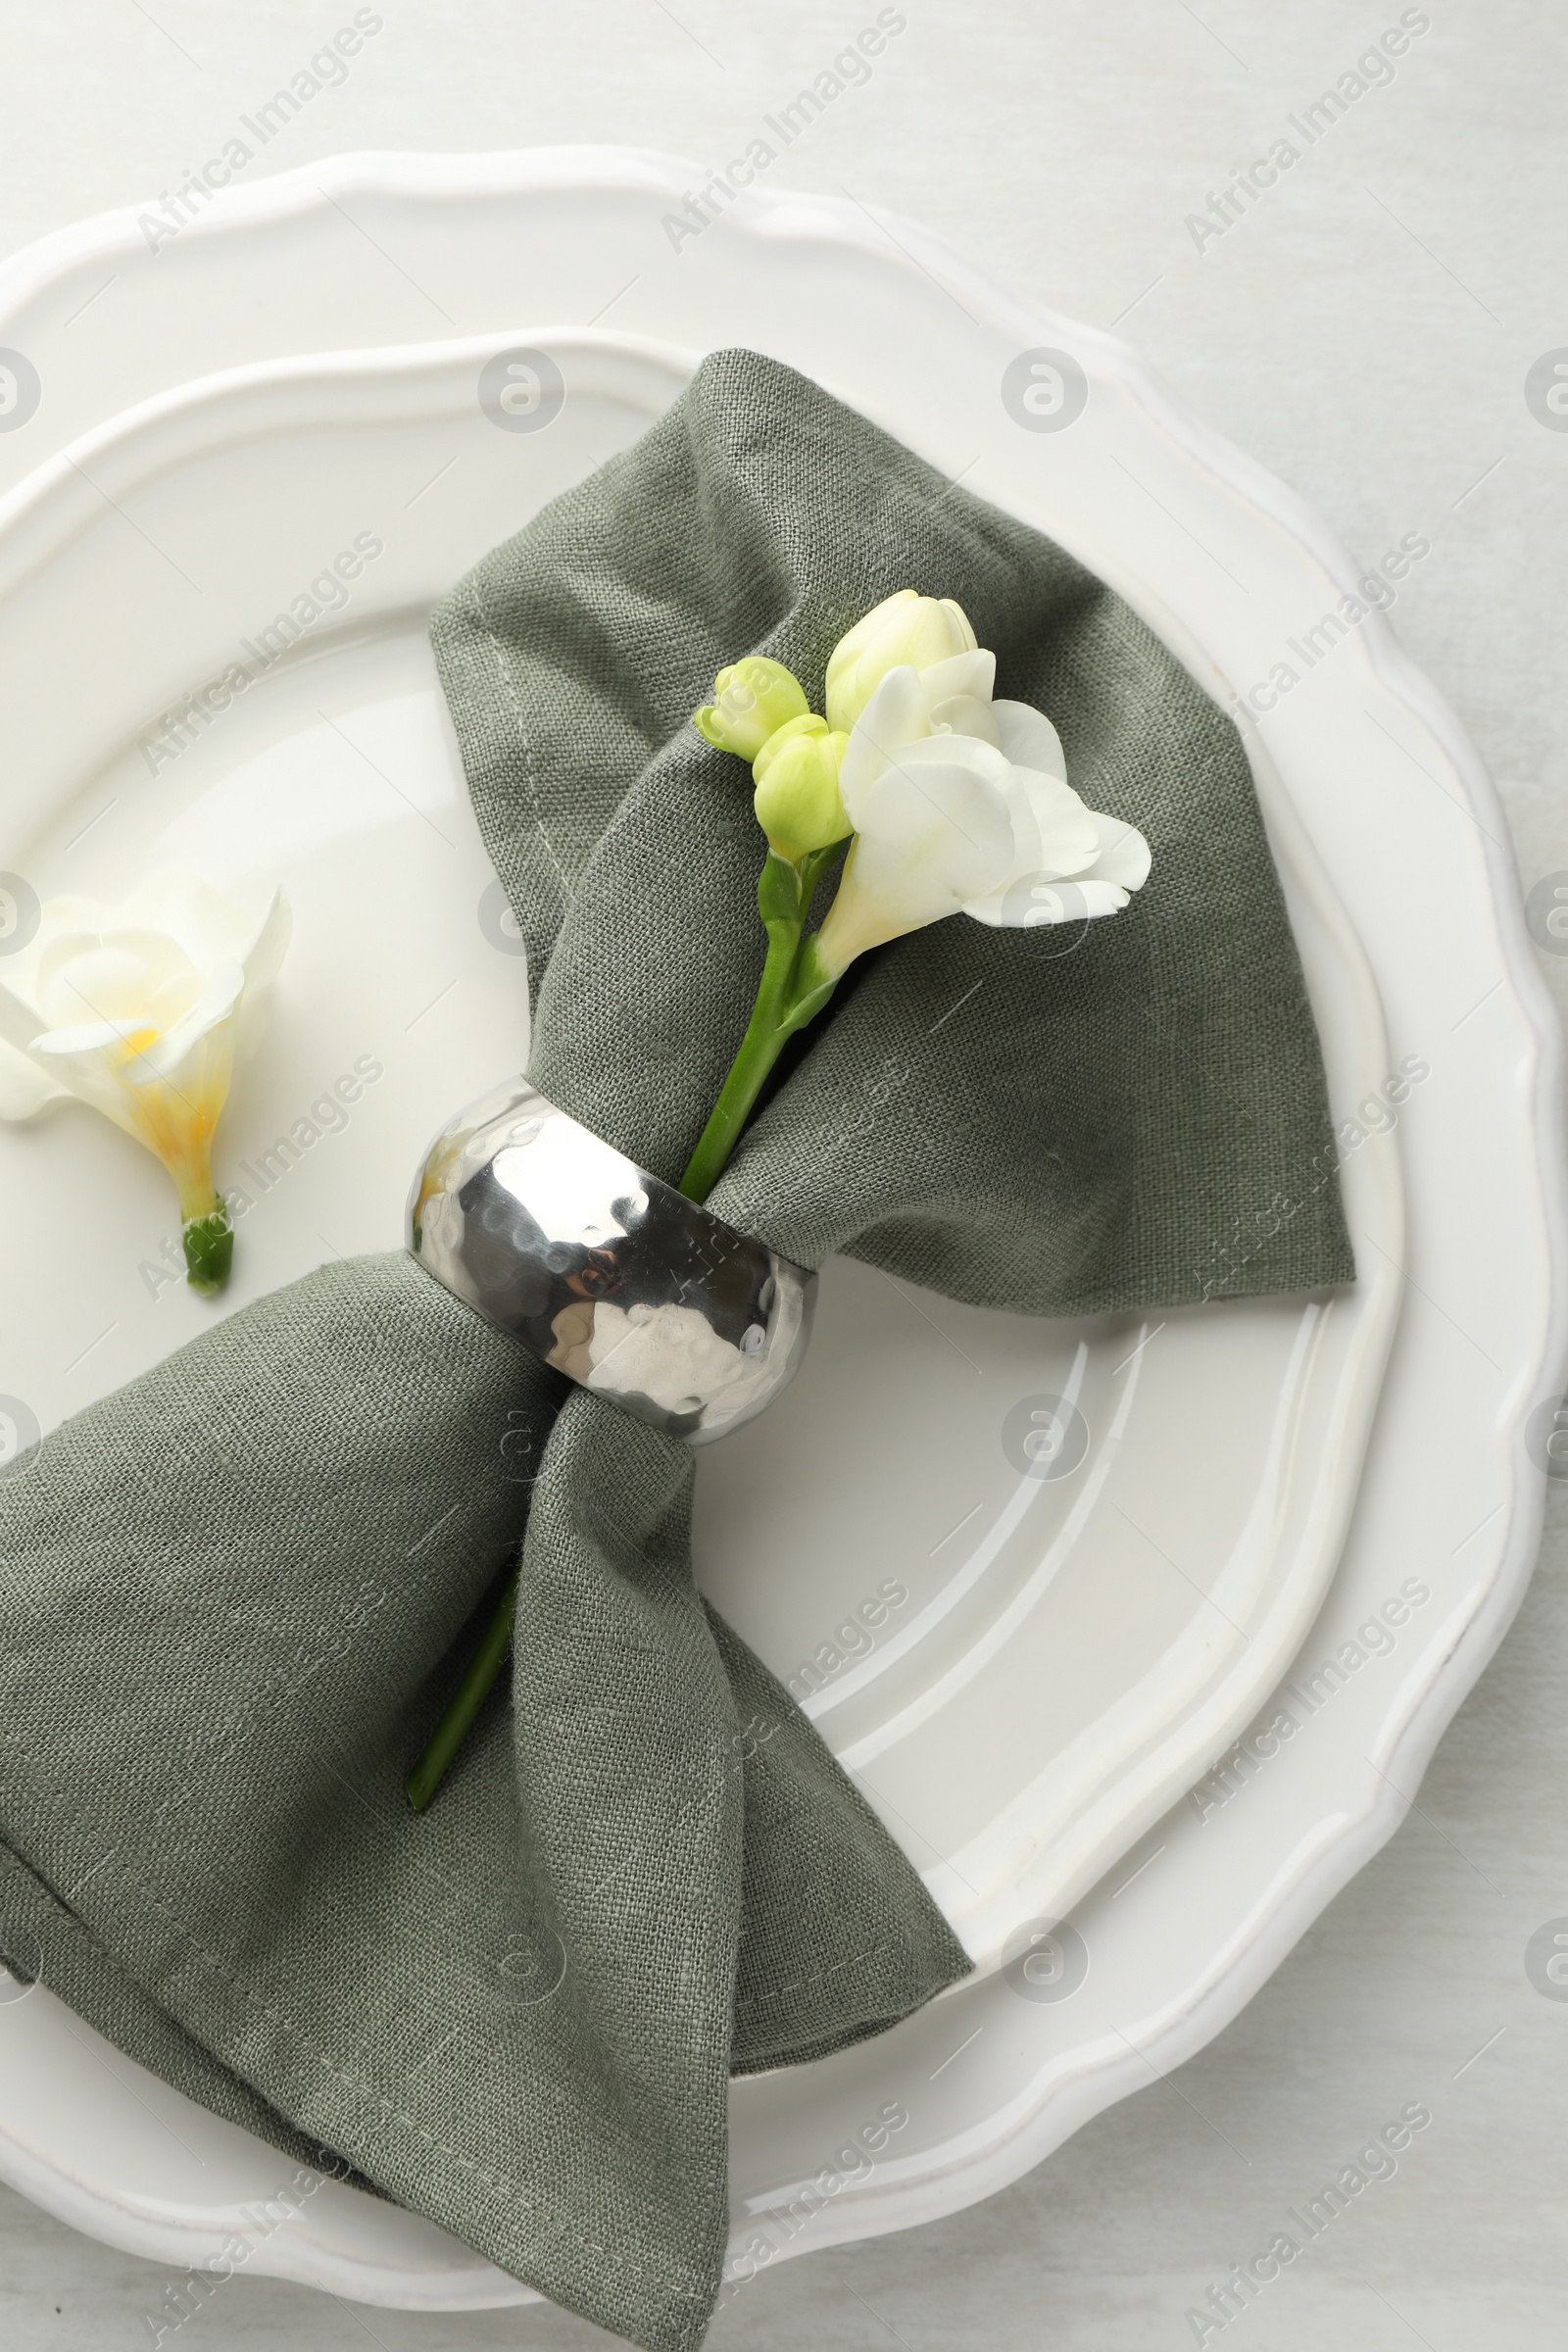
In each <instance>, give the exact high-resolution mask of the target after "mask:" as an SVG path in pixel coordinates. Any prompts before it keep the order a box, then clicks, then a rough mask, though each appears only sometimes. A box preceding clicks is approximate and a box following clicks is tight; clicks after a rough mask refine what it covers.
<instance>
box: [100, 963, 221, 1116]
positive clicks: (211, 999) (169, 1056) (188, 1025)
mask: <svg viewBox="0 0 1568 2352" xmlns="http://www.w3.org/2000/svg"><path fill="white" fill-rule="evenodd" d="M244 986H245V973H244V971H243V969H242V968H241V966H240V965H239V964H237V963H230V964H227V965H225V966H223V968H222V969H221V970H220V971H216V972H215V973H214V974H213V976H212V978H211V980H209V982H208V983H207V986H206V987H205V989H203V991H202V993H201V995H200V997H198V999H197V1000H196V1003H195V1004H194V1005H191V1006H190V1008H189V1010H188V1011H186V1012H183V1013H182V1014H181V1015H180V1017H179V1019H178V1020H177V1021H176V1022H175V1023H174V1025H173V1027H172V1028H171V1029H169V1030H168V1031H166V1033H165V1034H164V1035H163V1036H162V1037H161V1038H159V1040H158V1042H157V1043H156V1045H151V1046H149V1047H148V1048H147V1049H146V1051H145V1053H142V1054H138V1055H137V1056H136V1059H135V1062H134V1063H133V1064H132V1065H131V1066H130V1068H129V1069H128V1070H127V1073H126V1074H127V1076H128V1077H129V1078H130V1081H131V1083H132V1084H133V1085H137V1086H140V1085H143V1084H145V1083H146V1082H147V1080H148V1079H151V1078H165V1077H170V1076H172V1074H173V1073H174V1072H175V1071H177V1070H178V1068H179V1065H180V1063H181V1062H182V1061H183V1060H184V1059H185V1057H186V1055H187V1054H189V1053H190V1052H191V1050H192V1048H193V1047H194V1046H195V1045H196V1043H197V1041H198V1040H199V1039H200V1038H202V1037H205V1035H206V1034H207V1032H208V1030H210V1029H214V1028H216V1027H217V1025H218V1023H219V1022H220V1021H221V1020H225V1019H226V1018H227V1016H228V1015H229V1014H230V1013H231V1012H232V1011H233V1009H234V1006H235V1005H237V1004H238V1002H239V998H240V993H241V991H242V990H243V988H244Z"/></svg>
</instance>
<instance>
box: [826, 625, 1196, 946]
mask: <svg viewBox="0 0 1568 2352" xmlns="http://www.w3.org/2000/svg"><path fill="white" fill-rule="evenodd" d="M926 601H929V600H926ZM852 634H853V632H852ZM996 667H997V662H996V656H995V655H994V654H992V653H987V652H985V651H983V650H980V649H978V648H976V649H972V650H967V651H965V652H962V653H958V654H953V655H949V656H948V657H947V658H945V659H944V660H942V661H940V662H930V663H927V664H925V665H924V666H923V667H920V668H916V667H914V666H913V665H912V664H910V663H901V664H899V665H898V666H896V667H894V668H892V669H890V670H888V671H887V673H886V674H885V676H884V677H883V678H882V679H881V681H880V683H879V684H878V686H877V688H876V690H875V692H874V693H873V694H872V696H871V698H870V700H869V702H868V703H867V704H866V706H865V708H864V710H863V711H861V713H860V715H859V717H858V719H857V721H856V723H855V725H854V727H853V728H852V729H851V732H850V740H849V745H848V748H847V749H846V751H845V754H844V759H843V762H842V764H841V767H840V770H839V790H840V793H841V795H842V797H843V801H844V807H845V810H846V813H847V814H848V816H849V819H850V822H851V824H852V825H853V826H854V827H855V840H854V841H853V843H852V844H851V847H850V854H849V857H848V858H847V859H846V861H845V867H844V874H843V879H842V880H841V882H840V884H839V892H838V897H837V899H836V900H835V901H834V904H833V907H832V908H831V910H830V912H829V914H828V917H827V920H826V921H825V922H824V924H823V926H822V929H821V933H820V935H819V938H818V941H817V949H818V954H819V956H820V959H821V963H822V967H823V969H824V970H825V971H826V972H828V973H831V974H834V975H836V974H838V973H840V972H842V971H843V970H844V969H845V968H846V966H847V965H848V964H849V963H850V962H851V961H853V959H854V958H855V957H856V956H860V955H863V954H864V953H865V951H866V950H867V949H868V948H873V947H876V946H877V945H879V944H880V942H882V941H883V940H888V939H897V938H899V937H900V936H901V935H902V934H903V933H905V932H907V931H915V930H919V929H920V928H921V927H922V926H923V925H924V924H926V923H934V922H938V921H940V920H941V919H942V917H943V916H945V915H949V914H956V913H963V914H968V915H972V916H973V917H974V919H975V920H976V921H977V922H982V923H990V924H992V925H994V926H997V927H1003V928H1015V927H1017V928H1021V927H1026V926H1033V925H1035V924H1038V923H1041V922H1051V921H1060V920H1063V919H1066V918H1067V917H1069V916H1072V917H1082V916H1097V915H1105V914H1113V913H1115V912H1116V911H1117V909H1118V908H1120V907H1125V906H1126V904H1127V897H1128V893H1129V892H1130V891H1134V890H1137V889H1138V888H1139V887H1140V886H1141V884H1142V883H1143V882H1144V881H1145V880H1146V878H1147V876H1148V873H1149V865H1150V857H1149V845H1148V843H1147V842H1146V841H1145V839H1144V837H1143V835H1142V834H1141V833H1139V832H1138V831H1137V830H1136V829H1135V828H1134V827H1133V826H1132V825H1128V824H1124V823H1123V822H1122V821H1121V820H1120V819H1119V818H1117V817H1112V816H1103V815H1101V814H1099V813H1098V812H1097V811H1096V810H1094V809H1087V808H1086V807H1085V806H1084V804H1083V802H1082V801H1081V800H1080V799H1079V797H1078V795H1077V793H1075V792H1074V791H1073V789H1072V787H1071V785H1070V784H1069V783H1068V782H1067V764H1066V760H1065V759H1064V757H1063V755H1062V749H1061V740H1060V738H1059V736H1058V735H1057V733H1056V730H1055V728H1054V726H1053V725H1052V723H1051V721H1050V720H1049V719H1048V718H1047V717H1046V716H1045V714H1044V713H1043V712H1042V711H1036V710H1034V709H1032V708H1031V706H1030V705H1029V704H1027V703H1015V702H1008V701H1003V702H997V701H995V700H994V699H993V692H992V689H993V687H994V685H995V682H996ZM1057 884H1062V885H1066V884H1070V886H1071V887H1070V888H1060V889H1057V888H1054V887H1053V886H1054V885H1057Z"/></svg>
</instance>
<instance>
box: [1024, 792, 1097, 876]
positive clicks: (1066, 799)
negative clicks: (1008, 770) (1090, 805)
mask: <svg viewBox="0 0 1568 2352" xmlns="http://www.w3.org/2000/svg"><path fill="white" fill-rule="evenodd" d="M1012 773H1013V777H1014V779H1015V781H1016V783H1017V787H1018V790H1019V792H1020V793H1021V795H1022V796H1023V798H1024V800H1025V801H1026V802H1027V804H1028V808H1029V814H1030V818H1031V820H1032V827H1033V834H1032V840H1031V841H1030V843H1029V845H1028V847H1027V850H1026V848H1025V844H1024V841H1023V835H1024V832H1025V827H1024V826H1023V825H1022V824H1020V825H1019V826H1018V828H1017V830H1018V834H1019V855H1020V860H1021V861H1020V863H1019V864H1018V866H1017V869H1016V870H1017V873H1018V874H1026V873H1042V874H1076V873H1081V872H1083V871H1084V870H1085V869H1086V868H1087V867H1089V866H1091V865H1093V864H1094V862H1095V859H1096V858H1097V857H1098V856H1099V854H1100V828H1099V826H1098V825H1097V824H1096V822H1095V818H1094V814H1093V811H1092V810H1090V809H1086V808H1085V807H1084V805H1083V803H1082V801H1081V800H1080V799H1079V798H1078V795H1077V794H1076V793H1075V792H1074V790H1073V788H1072V786H1071V785H1070V784H1066V783H1063V782H1062V780H1061V779H1060V777H1058V776H1051V775H1043V774H1042V773H1041V771H1040V770H1039V768H1035V767H1015V768H1014V769H1013V771H1012Z"/></svg>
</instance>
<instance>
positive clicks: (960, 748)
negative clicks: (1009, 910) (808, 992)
mask: <svg viewBox="0 0 1568 2352" xmlns="http://www.w3.org/2000/svg"><path fill="white" fill-rule="evenodd" d="M1007 774H1008V770H1007V764H1006V761H1005V760H1004V759H1003V757H1002V755H1001V753H1000V752H997V751H995V750H993V748H992V747H991V745H990V744H986V743H980V742H977V741H975V740H974V739H973V738H972V737H967V736H956V735H944V736H936V737H928V738H927V739H926V740H925V741H924V742H921V743H915V744H910V745H909V747H908V748H907V751H905V752H903V753H901V754H900V756H899V759H898V760H897V761H896V762H895V763H893V764H891V765H889V766H888V767H886V768H884V769H883V771H882V773H881V774H880V775H879V776H877V777H876V778H874V780H873V781H872V782H871V783H870V784H869V785H868V786H867V787H866V788H865V790H864V792H863V793H862V795H861V800H860V824H859V829H858V832H857V834H856V838H855V840H854V842H853V843H852V844H851V848H850V855H849V857H848V858H847V859H846V861H845V866H844V873H843V876H842V878H841V880H840V883H839V891H838V896H837V898H836V899H835V900H834V902H833V905H832V907H831V908H830V909H829V912H828V917H827V920H826V922H825V923H824V924H823V925H822V929H821V932H820V934H819V935H818V947H819V949H820V952H821V955H822V957H823V960H824V961H825V963H826V965H827V967H828V968H829V969H830V970H833V971H843V970H844V969H845V967H846V965H848V964H849V963H850V962H851V961H852V960H853V959H854V957H855V956H862V955H864V953H865V951H866V950H867V949H868V948H874V947H878V946H880V945H881V943H882V942H883V941H884V940H888V939H898V938H901V937H902V936H903V934H904V933H905V932H907V931H917V930H919V929H921V928H922V927H923V926H924V925H925V924H926V923H934V922H939V921H940V920H941V919H942V917H943V916H944V915H949V914H955V913H956V912H957V910H958V909H959V907H962V905H963V904H964V902H965V900H966V899H969V898H972V897H974V896H975V895H977V894H978V893H982V892H985V891H987V890H991V889H993V888H995V886H996V884H997V882H998V881H999V880H1000V879H1001V878H1002V876H1003V875H1004V874H1005V872H1006V870H1007V867H1008V865H1009V863H1010V861H1011V858H1012V850H1013V829H1012V819H1011V817H1010V815H1009V814H1008V810H1007V806H1006V800H1005V792H1004V786H1005V781H1006V778H1007Z"/></svg>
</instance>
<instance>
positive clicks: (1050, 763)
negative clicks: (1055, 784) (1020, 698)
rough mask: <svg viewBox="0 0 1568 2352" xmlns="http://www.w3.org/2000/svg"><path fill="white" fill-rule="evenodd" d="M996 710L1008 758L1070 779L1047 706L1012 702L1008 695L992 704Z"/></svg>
mask: <svg viewBox="0 0 1568 2352" xmlns="http://www.w3.org/2000/svg"><path fill="white" fill-rule="evenodd" d="M991 708H992V710H993V711H994V712H995V714H996V721H997V740H998V742H999V743H1000V744H1001V746H1002V748H1003V750H1004V751H1005V753H1006V755H1007V758H1008V759H1009V760H1012V762H1013V764H1014V765H1015V766H1017V767H1032V768H1035V769H1036V770H1038V772H1039V773H1040V774H1041V775H1043V776H1055V777H1056V778H1057V779H1058V780H1059V781H1060V782H1061V783H1063V784H1065V782H1066V781H1067V759H1066V754H1065V753H1064V752H1063V751H1062V748H1061V737H1060V736H1059V735H1058V734H1057V733H1056V730H1055V728H1054V726H1053V725H1052V723H1051V721H1050V719H1049V718H1048V717H1047V716H1046V714H1045V712H1044V711H1037V710H1035V708H1034V706H1033V705H1032V704H1031V703H1012V702H1008V701H1006V700H1005V698H1004V700H1003V701H1001V702H1000V703H993V704H992V706H991Z"/></svg>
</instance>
